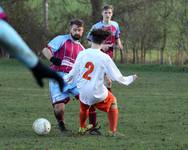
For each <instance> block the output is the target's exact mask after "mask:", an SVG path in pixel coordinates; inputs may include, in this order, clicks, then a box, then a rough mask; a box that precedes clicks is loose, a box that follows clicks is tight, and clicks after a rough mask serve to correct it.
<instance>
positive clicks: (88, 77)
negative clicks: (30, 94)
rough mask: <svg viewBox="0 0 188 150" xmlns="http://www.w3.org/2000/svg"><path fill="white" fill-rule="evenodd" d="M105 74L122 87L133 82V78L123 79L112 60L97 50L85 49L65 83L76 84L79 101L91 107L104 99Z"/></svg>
mask: <svg viewBox="0 0 188 150" xmlns="http://www.w3.org/2000/svg"><path fill="white" fill-rule="evenodd" d="M105 74H106V75H107V76H108V77H109V78H110V79H111V80H113V81H117V82H119V83H121V84H124V85H129V84H130V83H132V82H133V76H128V77H124V76H123V75H122V74H121V72H120V71H119V69H118V68H117V67H116V65H115V63H114V62H113V60H112V59H111V58H110V56H108V55H107V54H105V53H103V52H101V51H100V50H99V49H92V48H89V49H86V50H84V51H82V52H80V53H79V55H78V57H77V59H76V61H75V64H74V65H73V68H72V70H71V71H70V73H69V74H68V75H67V76H66V77H65V81H68V82H76V83H77V87H78V88H79V91H80V100H81V102H83V103H84V104H87V105H93V104H95V103H98V102H101V101H103V100H104V99H106V97H107V95H108V90H107V88H106V87H105V85H104V76H105Z"/></svg>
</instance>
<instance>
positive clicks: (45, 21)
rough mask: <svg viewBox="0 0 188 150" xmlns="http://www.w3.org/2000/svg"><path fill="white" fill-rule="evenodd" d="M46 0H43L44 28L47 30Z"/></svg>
mask: <svg viewBox="0 0 188 150" xmlns="http://www.w3.org/2000/svg"><path fill="white" fill-rule="evenodd" d="M48 28H49V25H48V0H44V30H45V33H46V32H48Z"/></svg>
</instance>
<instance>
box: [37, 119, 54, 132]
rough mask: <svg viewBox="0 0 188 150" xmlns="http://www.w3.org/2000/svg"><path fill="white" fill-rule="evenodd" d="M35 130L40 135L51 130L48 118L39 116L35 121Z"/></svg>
mask: <svg viewBox="0 0 188 150" xmlns="http://www.w3.org/2000/svg"><path fill="white" fill-rule="evenodd" d="M33 130H34V131H35V133H36V134H38V135H45V134H48V133H49V132H50V130H51V124H50V122H49V121H48V120H47V119H45V118H39V119H37V120H35V121H34V122H33Z"/></svg>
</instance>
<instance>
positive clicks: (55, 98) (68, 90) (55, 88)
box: [49, 72, 79, 104]
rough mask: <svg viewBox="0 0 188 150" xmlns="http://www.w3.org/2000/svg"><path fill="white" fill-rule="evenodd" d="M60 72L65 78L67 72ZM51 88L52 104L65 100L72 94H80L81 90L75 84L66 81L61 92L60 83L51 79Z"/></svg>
mask: <svg viewBox="0 0 188 150" xmlns="http://www.w3.org/2000/svg"><path fill="white" fill-rule="evenodd" d="M58 74H59V75H60V76H61V77H62V78H63V76H64V75H66V74H67V73H63V72H58ZM49 89H50V95H51V101H52V104H54V103H58V102H63V101H64V100H66V99H67V98H69V97H70V95H72V96H77V95H79V91H78V89H77V87H76V85H75V84H66V83H65V85H64V89H63V92H61V91H60V90H59V85H58V83H57V82H56V81H54V80H50V81H49Z"/></svg>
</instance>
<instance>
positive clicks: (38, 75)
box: [31, 62, 64, 91]
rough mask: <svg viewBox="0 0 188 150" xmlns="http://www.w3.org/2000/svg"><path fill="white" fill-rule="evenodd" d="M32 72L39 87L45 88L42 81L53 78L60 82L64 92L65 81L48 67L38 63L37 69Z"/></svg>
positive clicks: (32, 69)
mask: <svg viewBox="0 0 188 150" xmlns="http://www.w3.org/2000/svg"><path fill="white" fill-rule="evenodd" d="M31 71H32V73H33V76H34V77H35V79H36V81H37V83H38V85H39V86H41V87H43V86H44V83H43V81H42V79H43V78H51V79H54V80H55V81H57V82H58V84H59V88H60V91H63V86H64V80H63V79H62V78H61V76H59V75H58V74H57V73H56V72H55V71H53V70H51V69H50V68H48V67H47V66H45V65H43V64H42V63H41V62H38V63H37V65H36V66H35V67H33V68H31Z"/></svg>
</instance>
